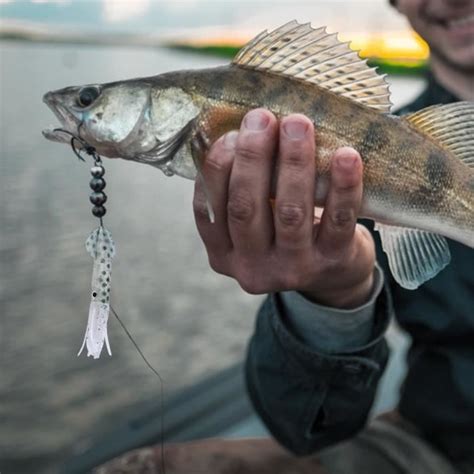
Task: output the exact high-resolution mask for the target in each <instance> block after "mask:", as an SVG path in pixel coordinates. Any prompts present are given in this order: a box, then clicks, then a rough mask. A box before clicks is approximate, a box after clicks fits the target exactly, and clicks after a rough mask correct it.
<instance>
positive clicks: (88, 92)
mask: <svg viewBox="0 0 474 474" xmlns="http://www.w3.org/2000/svg"><path fill="white" fill-rule="evenodd" d="M99 95H100V90H99V88H98V87H95V86H88V87H83V88H82V89H81V90H80V91H79V94H78V96H77V105H78V106H79V107H89V105H91V104H92V103H93V102H94V101H95V100H96V99H97V97H99Z"/></svg>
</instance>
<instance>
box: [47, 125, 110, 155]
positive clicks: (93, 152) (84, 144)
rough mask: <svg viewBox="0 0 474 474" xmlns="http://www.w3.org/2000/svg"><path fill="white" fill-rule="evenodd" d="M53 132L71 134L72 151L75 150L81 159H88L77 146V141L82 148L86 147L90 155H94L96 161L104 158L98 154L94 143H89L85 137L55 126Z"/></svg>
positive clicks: (85, 149)
mask: <svg viewBox="0 0 474 474" xmlns="http://www.w3.org/2000/svg"><path fill="white" fill-rule="evenodd" d="M53 132H62V133H66V134H67V135H70V136H71V141H70V143H71V148H72V151H73V152H74V154H75V155H76V156H77V157H78V158H79V159H80V160H81V161H84V162H85V161H86V160H85V159H84V158H83V157H82V155H81V153H80V151H79V150H78V149H77V148H76V144H75V143H76V142H78V143H79V144H80V145H81V146H82V148H83V149H84V151H85V152H86V153H87V154H88V155H89V156H92V158H93V159H94V162H95V163H102V160H101V158H100V156H99V155H98V154H97V151H96V149H95V148H94V147H93V146H92V145H89V144H88V143H87V142H86V141H85V140H84V139H82V138H81V137H79V136H77V135H74V133H72V132H70V131H69V130H65V129H64V128H55V129H54V130H53Z"/></svg>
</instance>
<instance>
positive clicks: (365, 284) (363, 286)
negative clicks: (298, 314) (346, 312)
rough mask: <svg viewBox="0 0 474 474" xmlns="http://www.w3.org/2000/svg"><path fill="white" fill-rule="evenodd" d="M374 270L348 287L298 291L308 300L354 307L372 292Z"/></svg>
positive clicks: (337, 306) (332, 305)
mask: <svg viewBox="0 0 474 474" xmlns="http://www.w3.org/2000/svg"><path fill="white" fill-rule="evenodd" d="M374 271H375V268H374V270H372V272H371V273H370V274H369V275H368V276H367V278H365V279H364V280H362V281H360V282H358V283H357V284H354V285H351V286H349V287H343V288H338V289H336V290H325V291H324V292H322V291H321V289H318V290H315V291H312V290H307V291H301V292H300V293H301V294H302V295H303V296H304V297H305V298H307V299H308V300H310V301H312V302H314V303H317V304H320V305H323V306H328V307H331V308H339V309H354V308H357V307H359V306H362V305H363V304H365V303H367V301H368V300H369V299H370V296H371V294H372V289H373V286H374Z"/></svg>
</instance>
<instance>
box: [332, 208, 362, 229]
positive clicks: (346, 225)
mask: <svg viewBox="0 0 474 474" xmlns="http://www.w3.org/2000/svg"><path fill="white" fill-rule="evenodd" d="M329 219H330V221H331V225H332V227H333V228H335V229H340V230H348V229H350V228H351V227H352V226H353V224H354V223H355V220H356V218H355V212H354V210H353V209H350V208H341V209H334V211H332V212H331V213H330V215H329Z"/></svg>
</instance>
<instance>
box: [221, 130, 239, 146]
mask: <svg viewBox="0 0 474 474" xmlns="http://www.w3.org/2000/svg"><path fill="white" fill-rule="evenodd" d="M238 136H239V132H238V131H237V130H232V131H231V132H227V133H226V134H225V135H224V146H225V147H226V148H235V144H236V143H237V137H238Z"/></svg>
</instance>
